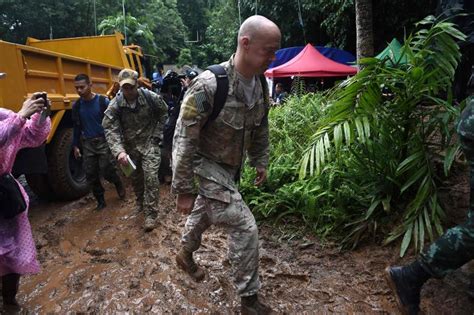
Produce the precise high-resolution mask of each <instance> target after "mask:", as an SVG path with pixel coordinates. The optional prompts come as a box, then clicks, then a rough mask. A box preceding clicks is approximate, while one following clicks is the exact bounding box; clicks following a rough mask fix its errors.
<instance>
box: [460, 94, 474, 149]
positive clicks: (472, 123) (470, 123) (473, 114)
mask: <svg viewBox="0 0 474 315" xmlns="http://www.w3.org/2000/svg"><path fill="white" fill-rule="evenodd" d="M457 131H458V134H459V135H460V136H461V137H464V138H467V139H469V140H474V97H472V98H471V100H470V102H469V104H467V105H466V107H465V108H464V110H463V111H462V113H461V118H460V120H459V124H458V127H457Z"/></svg>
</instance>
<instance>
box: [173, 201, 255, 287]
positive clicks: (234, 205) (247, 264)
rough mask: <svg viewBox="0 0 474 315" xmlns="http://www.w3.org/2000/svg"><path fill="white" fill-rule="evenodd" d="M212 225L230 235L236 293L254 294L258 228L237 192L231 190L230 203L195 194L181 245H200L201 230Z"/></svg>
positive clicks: (189, 247)
mask: <svg viewBox="0 0 474 315" xmlns="http://www.w3.org/2000/svg"><path fill="white" fill-rule="evenodd" d="M212 224H214V225H219V226H223V227H224V228H225V229H226V230H227V233H228V234H229V250H228V256H229V260H230V262H231V265H232V272H233V274H234V283H235V286H236V287H237V292H238V294H239V295H240V296H250V295H253V294H256V293H257V291H258V289H259V288H260V280H259V277H258V228H257V224H256V223H255V218H254V217H253V214H252V212H251V211H250V209H249V208H248V207H247V205H246V204H245V202H244V201H243V200H242V196H241V195H240V193H239V192H232V194H231V198H230V202H229V203H225V202H222V201H218V200H214V199H210V198H207V197H204V196H203V195H198V197H197V199H196V201H195V203H194V208H193V211H192V212H191V214H190V215H189V217H188V220H187V221H186V226H185V232H184V234H183V237H182V240H181V242H182V244H183V248H184V249H185V250H186V251H188V252H194V251H196V250H197V249H198V248H199V246H200V245H201V237H202V233H203V232H204V231H205V230H206V229H207V228H209V227H210V226H211V225H212Z"/></svg>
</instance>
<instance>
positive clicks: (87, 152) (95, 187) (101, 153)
mask: <svg viewBox="0 0 474 315" xmlns="http://www.w3.org/2000/svg"><path fill="white" fill-rule="evenodd" d="M74 86H75V88H76V91H77V94H79V99H78V100H77V101H76V102H75V103H74V105H73V106H72V119H73V122H74V132H73V152H74V157H75V158H76V159H79V158H81V157H82V156H84V161H83V165H84V169H85V173H86V179H87V182H88V184H89V186H90V187H91V189H92V194H93V195H94V197H95V199H96V200H97V207H96V209H97V210H100V209H103V208H105V206H106V203H105V198H104V187H102V184H101V182H100V175H101V174H102V175H103V176H104V178H105V179H106V180H107V181H109V182H111V183H113V184H114V185H115V188H116V190H117V194H118V196H119V198H120V199H124V198H125V188H124V187H123V184H122V181H121V180H120V177H119V176H118V174H117V169H116V167H115V161H114V159H113V157H112V154H111V153H110V149H109V146H108V144H107V141H106V140H105V135H104V128H102V119H103V118H104V111H105V109H106V108H107V106H108V105H109V99H108V98H107V97H105V96H103V95H99V94H96V93H93V92H92V82H91V80H90V78H89V76H87V75H86V74H78V75H77V76H76V77H75V78H74ZM81 137H82V151H83V153H82V154H81V150H80V148H79V147H80V138H81Z"/></svg>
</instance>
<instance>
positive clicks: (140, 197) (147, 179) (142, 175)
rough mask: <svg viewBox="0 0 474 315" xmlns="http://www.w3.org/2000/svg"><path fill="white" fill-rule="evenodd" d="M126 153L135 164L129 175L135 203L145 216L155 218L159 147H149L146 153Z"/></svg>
mask: <svg viewBox="0 0 474 315" xmlns="http://www.w3.org/2000/svg"><path fill="white" fill-rule="evenodd" d="M127 153H128V154H129V155H130V158H131V159H132V160H133V162H134V163H135V165H136V166H137V169H136V171H134V172H133V173H132V176H131V178H132V186H133V191H134V192H135V196H136V200H137V205H138V206H140V207H142V208H143V211H144V212H145V217H151V218H153V219H156V217H157V214H158V212H157V211H158V203H159V201H160V181H159V179H158V169H159V167H160V148H159V147H158V146H156V147H150V148H149V150H148V152H147V153H146V154H141V153H140V152H138V151H137V150H130V151H127Z"/></svg>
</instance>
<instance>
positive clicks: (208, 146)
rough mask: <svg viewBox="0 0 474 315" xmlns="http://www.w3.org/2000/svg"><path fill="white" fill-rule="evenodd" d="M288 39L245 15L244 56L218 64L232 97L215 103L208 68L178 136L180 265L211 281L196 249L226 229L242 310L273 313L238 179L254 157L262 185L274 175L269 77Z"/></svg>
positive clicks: (191, 91)
mask: <svg viewBox="0 0 474 315" xmlns="http://www.w3.org/2000/svg"><path fill="white" fill-rule="evenodd" d="M280 39H281V34H280V30H279V29H278V26H276V24H275V23H273V22H272V21H270V20H269V19H267V18H265V17H263V16H259V15H255V16H252V17H250V18H248V19H247V20H245V22H244V23H243V24H242V26H241V27H240V30H239V35H238V38H237V42H238V45H237V51H236V53H235V54H234V55H232V56H231V57H230V59H229V60H228V61H226V62H223V63H221V64H220V65H216V67H217V68H218V69H219V70H220V71H221V72H222V73H223V74H220V76H219V77H220V78H222V77H227V80H228V82H226V84H228V93H225V94H223V95H225V96H226V97H225V101H222V100H220V101H219V102H218V103H217V104H215V103H214V101H215V99H214V98H215V95H216V92H217V90H218V89H217V79H216V75H215V74H214V73H212V72H211V71H209V70H207V71H204V72H203V73H201V74H200V75H199V76H197V77H196V78H195V79H194V80H193V81H192V83H191V85H190V86H189V88H188V91H187V93H186V96H185V98H184V100H183V103H182V105H181V110H180V115H179V118H178V122H177V124H176V130H175V133H174V139H173V159H172V160H173V182H172V192H173V193H175V194H176V195H177V199H176V208H177V210H178V211H179V212H181V213H182V214H185V215H188V219H187V221H186V225H185V230H184V233H183V237H182V239H181V244H182V247H181V250H180V251H179V253H178V254H177V255H176V262H177V264H178V266H179V267H180V268H181V269H182V270H184V271H185V272H187V273H188V274H189V275H190V276H191V277H192V278H193V279H194V280H195V281H201V280H202V279H204V278H205V274H206V273H205V271H204V269H203V268H202V267H200V266H199V265H197V264H196V263H195V261H194V259H193V252H195V251H196V250H198V249H199V247H200V246H201V239H202V234H203V233H204V232H205V231H206V230H207V229H208V228H209V227H210V226H211V225H218V226H222V227H224V228H225V229H226V231H227V233H228V235H229V251H228V253H229V261H230V263H231V265H232V272H233V275H234V284H235V287H236V289H237V293H238V294H239V295H240V297H241V313H242V314H268V313H269V312H271V309H270V308H269V307H268V306H266V305H265V304H263V303H261V302H260V300H259V298H258V295H257V293H258V290H259V289H260V286H261V284H260V278H259V273H258V261H259V244H258V227H257V224H256V223H255V218H254V216H253V214H252V212H251V211H250V209H249V207H248V206H247V205H246V204H245V202H244V201H243V199H242V196H241V195H240V193H239V191H238V187H237V184H236V181H238V179H239V177H240V172H241V166H242V165H243V162H244V159H245V158H246V157H247V158H248V160H249V165H250V166H251V167H254V168H255V170H256V177H255V185H257V186H258V185H261V184H262V183H263V182H264V181H265V179H266V177H267V166H268V157H269V136H268V108H269V105H270V104H269V92H268V86H267V84H266V81H265V78H264V77H263V75H262V74H263V72H264V71H265V70H266V69H267V67H268V65H269V64H270V63H271V62H272V61H273V60H274V59H275V51H276V50H277V49H279V48H280ZM221 82H222V81H221ZM221 87H222V86H220V88H221ZM220 91H221V92H222V90H220ZM224 92H225V91H224ZM218 99H219V98H218Z"/></svg>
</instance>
